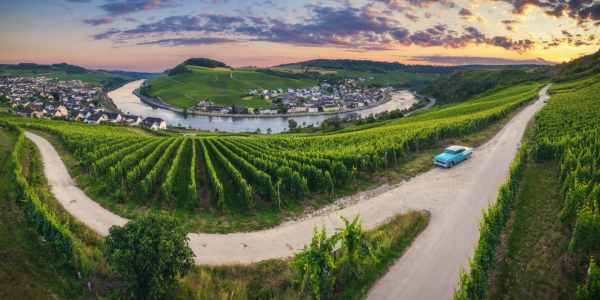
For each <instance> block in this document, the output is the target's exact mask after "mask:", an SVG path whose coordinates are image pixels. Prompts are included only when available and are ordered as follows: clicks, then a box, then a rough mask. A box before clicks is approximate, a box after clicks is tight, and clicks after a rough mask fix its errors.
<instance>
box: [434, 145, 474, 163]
mask: <svg viewBox="0 0 600 300" xmlns="http://www.w3.org/2000/svg"><path fill="white" fill-rule="evenodd" d="M471 154H473V148H467V147H462V146H450V147H448V148H446V151H445V152H444V153H442V154H440V155H438V156H436V157H435V159H434V161H433V163H434V164H436V165H438V166H442V167H450V168H452V167H453V166H454V165H455V164H457V163H458V162H460V161H461V160H463V159H469V156H470V155H471Z"/></svg>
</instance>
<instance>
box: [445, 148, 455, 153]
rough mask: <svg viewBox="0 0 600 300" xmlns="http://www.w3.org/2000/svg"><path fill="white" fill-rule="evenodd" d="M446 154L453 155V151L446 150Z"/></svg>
mask: <svg viewBox="0 0 600 300" xmlns="http://www.w3.org/2000/svg"><path fill="white" fill-rule="evenodd" d="M446 154H454V151H452V150H448V149H446Z"/></svg>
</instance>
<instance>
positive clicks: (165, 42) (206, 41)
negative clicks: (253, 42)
mask: <svg viewBox="0 0 600 300" xmlns="http://www.w3.org/2000/svg"><path fill="white" fill-rule="evenodd" d="M236 42H239V41H238V40H232V39H227V38H214V37H199V38H174V39H162V40H157V41H151V42H143V43H138V45H162V46H194V45H214V44H225V43H236Z"/></svg>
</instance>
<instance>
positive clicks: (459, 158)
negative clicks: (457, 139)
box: [456, 149, 465, 163]
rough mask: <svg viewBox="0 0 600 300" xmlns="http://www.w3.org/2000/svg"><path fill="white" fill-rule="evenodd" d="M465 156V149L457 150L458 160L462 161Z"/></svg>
mask: <svg viewBox="0 0 600 300" xmlns="http://www.w3.org/2000/svg"><path fill="white" fill-rule="evenodd" d="M464 158H465V149H460V150H458V151H456V162H457V163H458V162H460V161H461V160H463V159H464Z"/></svg>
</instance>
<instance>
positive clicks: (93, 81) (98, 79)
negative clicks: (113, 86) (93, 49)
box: [0, 69, 126, 87]
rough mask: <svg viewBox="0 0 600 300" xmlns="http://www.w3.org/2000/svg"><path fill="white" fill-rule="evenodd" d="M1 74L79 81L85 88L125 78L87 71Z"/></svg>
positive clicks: (6, 70)
mask: <svg viewBox="0 0 600 300" xmlns="http://www.w3.org/2000/svg"><path fill="white" fill-rule="evenodd" d="M0 73H2V74H1V75H0V76H21V77H42V76H43V77H47V78H49V77H51V78H58V80H54V81H52V82H58V81H61V80H65V81H68V80H81V81H83V83H84V84H85V86H86V87H89V86H95V85H100V84H102V83H103V82H104V81H106V79H107V78H110V77H126V76H121V75H116V74H113V73H107V72H103V71H92V70H90V71H88V73H86V74H66V72H65V71H48V70H12V69H3V70H2V71H0Z"/></svg>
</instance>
